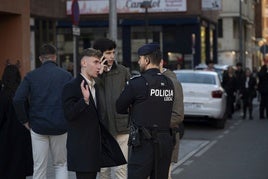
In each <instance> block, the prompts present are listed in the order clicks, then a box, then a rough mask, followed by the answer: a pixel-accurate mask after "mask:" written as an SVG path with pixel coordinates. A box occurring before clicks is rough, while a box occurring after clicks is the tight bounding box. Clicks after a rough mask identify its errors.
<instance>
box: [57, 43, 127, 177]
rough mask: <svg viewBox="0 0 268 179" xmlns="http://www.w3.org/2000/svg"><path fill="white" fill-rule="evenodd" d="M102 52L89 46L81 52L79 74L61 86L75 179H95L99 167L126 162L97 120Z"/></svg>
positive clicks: (69, 159) (98, 114)
mask: <svg viewBox="0 0 268 179" xmlns="http://www.w3.org/2000/svg"><path fill="white" fill-rule="evenodd" d="M101 56H102V53H101V52H100V51H99V50H95V49H92V48H89V49H85V50H84V51H83V52H82V54H81V60H80V66H81V73H80V74H79V75H78V76H77V77H76V78H75V79H73V80H72V81H70V82H69V83H67V84H66V85H65V87H64V90H63V93H62V96H63V109H64V114H65V116H66V119H67V121H68V137H67V151H68V154H67V158H68V170H70V171H74V172H76V177H77V179H95V178H96V175H97V172H98V171H99V170H100V168H101V167H110V166H117V165H122V164H125V163H126V161H125V158H124V156H123V154H122V152H121V149H120V147H119V145H118V143H117V142H116V140H115V139H114V138H113V137H112V135H111V134H110V133H109V132H108V130H106V129H105V127H104V126H103V125H102V123H101V121H100V111H101V110H100V107H101V106H100V105H99V93H98V92H99V91H98V86H97V85H95V80H94V78H96V77H97V76H98V75H99V73H100V71H101V70H102V68H103V67H102V65H101V61H100V58H101Z"/></svg>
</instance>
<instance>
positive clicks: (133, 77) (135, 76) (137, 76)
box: [130, 75, 141, 80]
mask: <svg viewBox="0 0 268 179" xmlns="http://www.w3.org/2000/svg"><path fill="white" fill-rule="evenodd" d="M139 77H141V75H134V76H132V77H131V78H130V79H131V80H133V79H135V78H139Z"/></svg>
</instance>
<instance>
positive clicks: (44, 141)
mask: <svg viewBox="0 0 268 179" xmlns="http://www.w3.org/2000/svg"><path fill="white" fill-rule="evenodd" d="M39 59H40V61H41V62H42V66H41V67H39V68H37V69H35V70H33V71H31V72H29V73H27V74H26V76H25V78H24V80H23V81H22V83H21V84H20V86H19V87H18V90H17V91H16V94H15V97H14V99H13V103H14V107H15V110H16V113H17V116H18V119H19V120H20V122H21V123H22V124H23V125H24V126H25V127H26V128H27V129H29V130H30V131H31V139H32V149H33V160H34V173H33V179H46V178H47V176H46V172H47V162H48V153H49V149H50V150H51V153H52V157H53V166H54V168H55V175H56V179H66V178H68V172H67V161H66V138H67V133H66V131H67V126H66V120H65V118H64V116H63V110H62V103H61V101H62V100H61V93H62V89H63V86H64V84H65V83H67V82H68V81H70V80H71V79H72V75H71V74H70V73H68V72H67V71H65V70H63V69H62V68H59V67H58V66H57V64H56V59H57V49H56V47H54V46H53V45H50V44H44V45H43V46H41V48H40V56H39ZM28 103H29V110H28V106H27V104H28Z"/></svg>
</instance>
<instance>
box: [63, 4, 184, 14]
mask: <svg viewBox="0 0 268 179" xmlns="http://www.w3.org/2000/svg"><path fill="white" fill-rule="evenodd" d="M143 1H144V0H117V12H118V13H144V9H142V8H140V5H141V3H142V2H143ZM78 3H79V9H80V15H83V14H84V15H86V14H108V12H109V0H88V1H82V0H81V1H78ZM186 4H187V2H186V0H151V6H152V7H151V8H149V9H148V11H149V12H185V11H186V10H187V7H186ZM66 13H67V15H71V13H72V1H67V2H66Z"/></svg>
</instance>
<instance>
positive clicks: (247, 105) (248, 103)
mask: <svg viewBox="0 0 268 179" xmlns="http://www.w3.org/2000/svg"><path fill="white" fill-rule="evenodd" d="M252 100H253V98H252V97H251V96H245V97H243V113H244V115H243V117H246V116H247V109H248V111H249V117H250V118H252V110H253V105H252Z"/></svg>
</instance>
